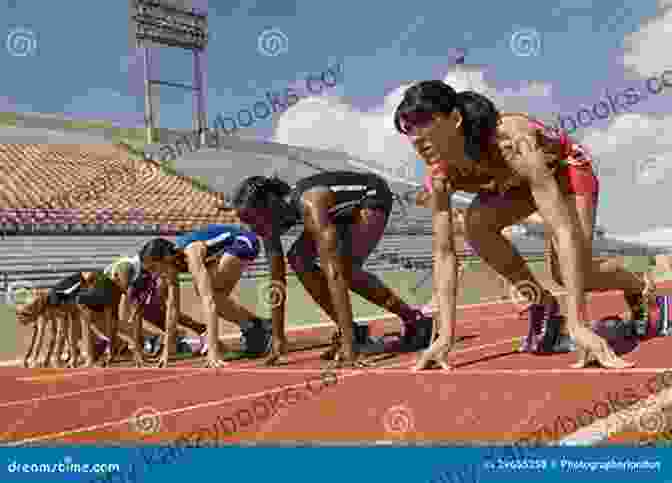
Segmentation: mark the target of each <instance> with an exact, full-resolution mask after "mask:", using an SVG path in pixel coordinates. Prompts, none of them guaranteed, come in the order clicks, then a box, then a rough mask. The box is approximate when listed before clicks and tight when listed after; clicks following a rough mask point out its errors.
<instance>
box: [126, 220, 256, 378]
mask: <svg viewBox="0 0 672 483" xmlns="http://www.w3.org/2000/svg"><path fill="white" fill-rule="evenodd" d="M258 255H259V241H258V240H257V236H256V235H255V234H254V233H252V232H250V231H245V230H243V229H242V227H241V226H240V225H210V226H208V227H207V228H206V229H204V230H198V231H193V232H190V233H187V234H185V235H182V236H178V237H177V239H176V241H175V243H173V242H171V241H169V240H166V239H163V238H155V239H153V240H150V241H149V242H148V243H147V244H145V246H144V247H142V249H141V250H140V253H139V256H140V260H141V261H142V267H143V269H144V270H146V271H148V272H155V273H158V274H160V275H161V277H162V278H163V279H164V280H165V281H166V282H167V285H168V299H167V317H166V334H167V341H166V344H165V345H164V350H163V354H162V356H161V361H160V364H159V366H160V367H165V366H167V364H168V357H169V355H172V354H174V353H175V352H176V347H175V327H176V325H177V317H178V314H179V313H180V303H179V294H178V282H177V276H178V274H179V273H181V272H189V273H191V275H192V277H193V283H194V289H195V290H196V293H197V294H198V295H199V296H200V297H201V302H202V305H201V308H202V310H203V318H204V319H205V322H206V324H207V326H208V331H207V334H208V355H207V362H206V366H207V367H222V366H223V365H225V362H224V361H223V360H222V357H221V354H220V350H219V344H218V341H219V328H218V323H217V317H218V315H219V316H221V317H222V318H223V319H225V320H228V321H230V322H233V323H235V324H237V325H239V326H240V324H241V322H244V321H249V320H254V321H258V322H259V323H261V318H260V317H257V316H256V315H255V314H253V313H252V312H250V311H249V310H247V309H246V308H244V307H242V306H240V305H239V304H238V303H236V302H235V301H234V300H232V299H231V298H230V297H229V295H230V294H231V291H232V290H233V288H234V287H235V286H236V285H237V284H238V282H239V281H240V278H241V276H242V274H243V272H244V271H245V269H246V268H247V266H248V265H249V264H250V262H252V261H253V260H254V259H255V258H256V257H257V256H258Z"/></svg>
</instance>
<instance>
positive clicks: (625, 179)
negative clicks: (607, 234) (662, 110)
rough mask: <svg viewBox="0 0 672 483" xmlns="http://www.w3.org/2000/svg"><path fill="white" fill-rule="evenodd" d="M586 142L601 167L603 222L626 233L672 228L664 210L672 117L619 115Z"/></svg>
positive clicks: (671, 166) (671, 176)
mask: <svg viewBox="0 0 672 483" xmlns="http://www.w3.org/2000/svg"><path fill="white" fill-rule="evenodd" d="M581 142H582V143H584V144H585V145H586V146H587V147H588V148H589V149H590V150H591V152H592V153H593V155H594V156H595V158H596V159H597V161H598V163H599V174H600V183H601V188H600V191H601V199H602V201H601V202H600V208H599V214H600V223H601V224H603V225H605V226H607V227H608V228H609V230H610V231H615V232H621V233H627V232H629V233H635V232H640V231H643V230H647V229H653V228H654V227H658V226H662V225H668V226H669V225H671V224H672V214H668V212H667V211H661V210H660V208H659V207H661V206H666V205H667V204H668V200H667V199H668V193H669V185H670V183H672V116H666V117H663V118H654V117H650V116H646V115H641V114H624V115H620V116H617V117H616V118H614V120H613V122H611V123H610V124H609V126H608V127H606V128H604V129H590V130H589V131H588V132H587V133H586V135H585V136H584V137H583V139H582V140H581ZM624 214H627V215H628V216H624Z"/></svg>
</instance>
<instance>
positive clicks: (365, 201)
mask: <svg viewBox="0 0 672 483" xmlns="http://www.w3.org/2000/svg"><path fill="white" fill-rule="evenodd" d="M316 187H325V188H328V189H329V190H331V191H332V192H334V194H335V195H336V205H334V206H333V207H332V208H330V210H329V213H330V214H331V215H332V219H333V220H334V222H336V223H338V224H349V223H350V222H351V221H352V213H353V211H354V210H355V209H356V208H373V209H381V210H385V211H387V212H388V213H389V212H390V211H392V205H393V204H394V195H393V193H392V191H391V190H390V187H389V186H388V184H387V182H386V181H385V180H384V179H383V178H381V177H380V176H378V175H376V174H373V173H356V172H353V171H329V172H325V173H320V174H316V175H313V176H309V177H308V178H303V179H302V180H300V181H299V182H298V183H296V185H295V186H294V188H293V189H292V191H291V192H290V193H289V195H288V196H287V198H288V201H289V206H290V208H291V211H290V212H289V213H285V214H282V216H281V219H280V220H279V226H280V229H279V230H278V231H279V233H277V234H276V233H274V236H277V238H278V240H277V242H279V237H280V236H281V235H283V234H285V233H287V231H288V230H289V229H290V228H292V227H293V226H295V225H297V224H298V223H300V222H302V221H303V220H302V219H303V208H302V203H301V197H302V196H303V194H304V193H305V192H307V191H309V190H311V189H313V188H316ZM269 242H270V241H268V240H267V241H265V243H264V245H265V247H266V253H267V254H268V253H269V251H270V253H277V252H278V247H277V246H276V248H275V249H271V248H270V245H271V244H272V243H269Z"/></svg>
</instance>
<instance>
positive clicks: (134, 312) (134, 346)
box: [111, 270, 204, 367]
mask: <svg viewBox="0 0 672 483" xmlns="http://www.w3.org/2000/svg"><path fill="white" fill-rule="evenodd" d="M128 275H129V272H128V270H115V271H114V272H113V273H112V275H111V278H112V280H113V281H114V282H115V283H116V284H117V285H118V286H119V287H120V288H121V289H122V296H121V302H120V303H119V320H120V321H121V322H122V323H124V324H125V325H127V326H129V327H130V328H131V335H130V337H127V336H126V335H125V334H123V333H122V332H121V331H120V332H119V336H120V337H121V338H122V339H124V340H125V341H126V342H127V343H128V345H129V347H130V348H131V350H132V352H133V361H134V363H135V366H136V367H144V366H145V360H144V357H143V346H142V336H143V333H144V331H143V329H146V330H147V331H148V332H150V333H153V334H156V335H163V331H162V330H161V329H159V328H155V326H154V324H152V323H151V322H149V321H145V320H144V319H143V307H142V306H141V305H140V304H131V302H130V300H129V297H128V288H129V280H128ZM159 285H160V286H159V291H160V298H161V301H162V303H166V300H167V299H168V290H167V286H166V284H164V283H159ZM145 322H146V323H145ZM178 326H185V327H186V328H187V329H189V330H190V331H191V332H193V333H194V334H195V335H199V334H200V333H201V332H202V329H203V327H204V326H203V325H202V324H200V323H198V322H197V321H194V320H192V319H191V318H190V317H189V316H187V315H185V314H182V313H180V314H179V317H178Z"/></svg>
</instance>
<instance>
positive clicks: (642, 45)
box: [623, 0, 672, 77]
mask: <svg viewBox="0 0 672 483" xmlns="http://www.w3.org/2000/svg"><path fill="white" fill-rule="evenodd" d="M671 6H672V0H659V2H658V8H659V12H658V15H656V16H655V17H653V18H652V19H650V20H649V22H648V23H646V24H644V25H642V27H641V28H640V29H639V30H638V31H637V32H633V33H631V34H629V35H627V36H626V37H625V39H624V42H623V43H624V47H625V51H626V52H625V55H624V56H623V65H625V67H627V68H628V69H630V70H632V71H633V72H636V73H637V74H639V75H641V76H642V77H649V76H652V75H658V74H659V73H660V72H661V71H662V70H664V69H665V68H666V67H668V65H667V64H666V63H665V60H664V59H665V55H664V53H665V50H666V48H667V46H668V45H670V42H672V9H670V7H671Z"/></svg>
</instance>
